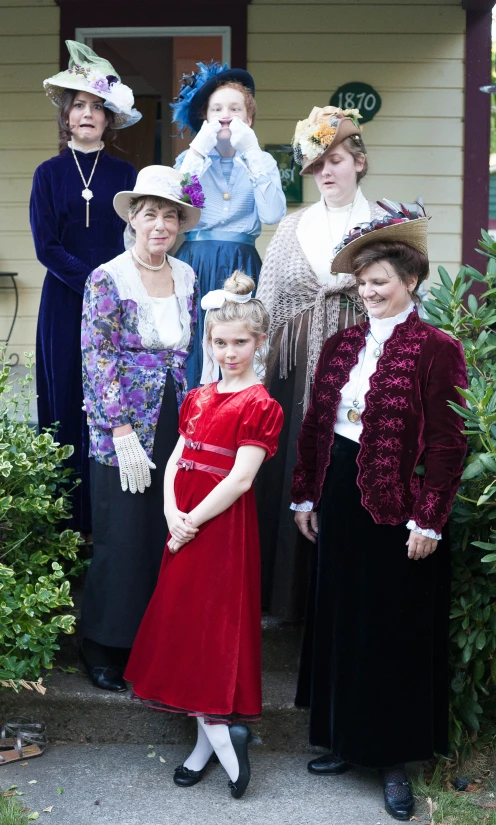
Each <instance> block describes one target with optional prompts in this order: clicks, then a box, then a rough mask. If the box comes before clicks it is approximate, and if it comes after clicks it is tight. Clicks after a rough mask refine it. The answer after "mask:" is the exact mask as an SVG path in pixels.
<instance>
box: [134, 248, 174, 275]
mask: <svg viewBox="0 0 496 825" xmlns="http://www.w3.org/2000/svg"><path fill="white" fill-rule="evenodd" d="M131 255H132V256H133V258H134V260H135V261H136V263H138V264H139V265H140V266H142V267H143V268H144V269H150V270H151V271H152V272H158V271H159V269H163V268H164V266H165V262H166V260H167V255H166V254H165V252H164V260H163V261H162V263H161V264H159V266H151V264H145V262H144V261H142V260H141V258H138V253H137V252H136V247H135V246H133V247H132V249H131Z"/></svg>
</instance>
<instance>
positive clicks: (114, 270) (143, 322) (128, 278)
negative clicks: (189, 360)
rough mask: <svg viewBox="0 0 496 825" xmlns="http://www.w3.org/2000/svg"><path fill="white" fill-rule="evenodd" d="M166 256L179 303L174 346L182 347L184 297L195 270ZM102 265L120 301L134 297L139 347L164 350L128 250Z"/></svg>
mask: <svg viewBox="0 0 496 825" xmlns="http://www.w3.org/2000/svg"><path fill="white" fill-rule="evenodd" d="M167 260H168V262H169V264H170V266H171V269H172V280H173V281H174V294H175V296H176V298H177V302H178V304H179V318H180V321H181V327H182V335H181V339H180V341H179V342H178V344H177V347H175V349H177V350H182V351H185V350H186V349H187V347H188V344H189V340H190V335H191V331H190V321H191V319H190V316H189V312H188V301H187V298H188V296H189V295H191V294H192V292H193V285H194V280H195V274H194V272H193V270H192V268H191V267H190V266H189V264H186V263H184V261H179V260H178V259H177V258H173V257H172V256H170V255H168V256H167ZM102 269H103V270H105V272H108V274H109V275H111V276H112V278H113V279H114V282H115V285H116V287H117V291H118V293H119V298H120V299H121V301H134V303H135V304H136V314H137V316H138V332H139V334H140V336H141V340H142V343H143V347H144V348H145V349H150V350H167V349H170V347H167V346H165V345H164V344H163V343H162V341H161V340H160V335H159V332H158V330H157V328H156V325H155V318H154V313H153V303H152V301H151V299H150V295H148V292H147V291H146V289H145V287H144V285H143V281H142V280H141V277H140V274H139V271H138V269H137V268H136V266H135V264H134V262H133V259H132V256H131V252H129V251H128V252H124V253H123V254H122V255H119V256H118V257H117V258H115V259H114V260H113V261H110V263H108V264H104V265H103V266H102Z"/></svg>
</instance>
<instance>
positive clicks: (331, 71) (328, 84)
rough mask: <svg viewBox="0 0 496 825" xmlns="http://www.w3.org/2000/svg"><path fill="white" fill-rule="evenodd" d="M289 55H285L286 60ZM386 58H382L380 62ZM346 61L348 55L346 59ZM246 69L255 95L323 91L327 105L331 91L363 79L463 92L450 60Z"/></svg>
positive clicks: (460, 67) (458, 65)
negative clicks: (265, 92) (253, 85)
mask: <svg viewBox="0 0 496 825" xmlns="http://www.w3.org/2000/svg"><path fill="white" fill-rule="evenodd" d="M289 57H290V56H289V55H286V58H285V59H286V61H287V60H288V58H289ZM387 57H388V55H387V54H386V55H383V61H385V59H386V58H387ZM348 61H349V56H348ZM248 70H249V71H250V72H251V74H252V75H253V77H254V78H255V85H256V88H257V96H258V93H259V92H262V91H285V90H287V89H293V90H294V91H310V92H312V93H313V92H324V96H323V100H324V101H325V103H328V102H329V97H330V95H331V92H333V91H334V90H335V89H337V88H338V87H339V86H342V85H343V84H344V83H348V82H349V81H350V79H351V80H363V81H364V82H366V83H369V84H370V85H371V86H374V87H375V86H377V85H381V86H382V85H383V84H384V82H385V80H386V79H387V86H388V88H390V89H403V88H412V87H416V88H419V87H422V88H438V89H463V82H464V77H463V64H462V63H461V62H456V63H453V61H452V60H444V61H443V60H436V61H432V62H430V63H403V64H399V65H398V64H394V65H391V64H390V63H388V62H381V63H370V64H369V65H368V66H366V67H365V66H361V65H360V66H359V67H357V68H355V65H354V63H350V62H340V63H330V62H329V63H324V62H322V63H289V62H281V63H263V62H261V63H259V62H255V61H251V62H250V63H249V65H248Z"/></svg>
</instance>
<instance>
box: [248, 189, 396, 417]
mask: <svg viewBox="0 0 496 825" xmlns="http://www.w3.org/2000/svg"><path fill="white" fill-rule="evenodd" d="M368 205H369V208H370V218H369V220H374V219H375V218H380V217H381V215H383V214H384V210H383V209H381V208H380V207H379V206H378V205H377V204H376V203H375V202H373V201H368ZM309 208H311V207H306V208H305V209H300V210H298V212H294V213H293V214H292V215H288V217H286V218H284V220H282V221H281V223H280V224H279V227H278V229H277V232H276V233H275V235H274V237H273V238H272V240H271V242H270V244H269V246H268V248H267V252H266V253H265V258H264V263H263V266H262V271H261V273H260V281H259V286H258V290H257V298H259V299H260V301H262V303H263V304H264V306H265V308H266V310H267V312H268V313H269V315H270V330H269V337H272V336H273V335H274V333H275V332H276V331H277V330H279V329H280V328H281V327H283V331H282V337H281V345H280V346H281V349H280V359H279V364H280V367H279V374H280V377H281V378H287V377H288V374H289V371H290V370H291V368H292V367H293V366H294V365H295V364H296V351H297V346H298V338H299V334H300V330H301V324H302V321H303V314H304V313H305V312H310V313H311V318H310V321H309V325H308V341H307V352H308V358H307V372H306V380H305V395H304V399H303V408H304V411H305V410H306V408H307V407H308V403H309V400H310V389H311V385H312V381H313V376H314V373H315V368H316V366H317V361H318V359H319V355H320V353H321V350H322V346H323V344H324V341H326V340H327V338H329V337H330V336H331V335H334V333H335V332H337V331H338V325H339V312H340V301H341V296H342V295H344V296H345V297H346V298H347V299H348V306H351V308H352V313H353V314H355V308H358V309H361V303H360V299H359V298H358V294H357V289H356V279H355V277H354V276H353V275H348V274H347V275H344V276H342V277H341V279H340V280H339V282H338V283H335V284H325V285H323V284H322V283H321V281H319V279H318V278H317V276H316V274H315V272H314V271H313V269H312V268H311V266H310V264H309V262H308V259H307V257H306V256H305V253H304V252H303V249H302V247H301V245H300V243H299V241H298V238H297V236H296V229H297V226H298V223H299V221H300V219H301V217H302V215H303V214H304V213H305V212H306V211H307V210H308V209H309ZM351 228H352V227H351V226H350V229H351ZM330 264H331V261H329V268H330ZM351 323H354V320H353V316H352V318H351ZM346 325H347V326H348V319H347V322H346ZM290 327H291V333H290Z"/></svg>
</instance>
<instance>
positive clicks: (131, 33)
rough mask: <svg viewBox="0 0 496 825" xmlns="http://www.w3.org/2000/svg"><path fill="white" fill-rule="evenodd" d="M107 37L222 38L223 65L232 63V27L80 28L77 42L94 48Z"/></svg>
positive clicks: (77, 30)
mask: <svg viewBox="0 0 496 825" xmlns="http://www.w3.org/2000/svg"><path fill="white" fill-rule="evenodd" d="M100 37H105V38H107V39H109V38H117V37H221V38H222V63H227V64H229V63H230V61H231V27H230V26H143V27H142V28H139V27H135V26H111V27H110V26H109V27H103V26H102V27H101V28H98V27H96V28H88V29H87V28H78V29H76V40H77V42H78V43H86V45H87V46H90V47H91V48H92V47H93V38H100Z"/></svg>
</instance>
